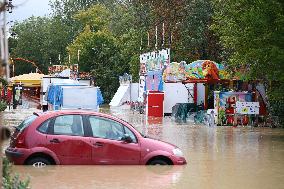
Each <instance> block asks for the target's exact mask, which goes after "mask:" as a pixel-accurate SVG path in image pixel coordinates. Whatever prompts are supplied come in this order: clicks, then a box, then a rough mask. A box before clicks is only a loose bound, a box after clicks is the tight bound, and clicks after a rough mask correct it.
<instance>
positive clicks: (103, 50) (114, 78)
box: [67, 4, 128, 102]
mask: <svg viewBox="0 0 284 189" xmlns="http://www.w3.org/2000/svg"><path fill="white" fill-rule="evenodd" d="M110 16H111V13H110V11H109V10H108V9H107V7H106V6H104V5H102V4H97V5H94V6H93V7H91V8H89V9H87V10H85V11H80V12H78V13H77V14H76V15H75V17H74V18H76V19H77V20H79V21H80V22H81V23H82V24H84V25H85V29H84V31H83V32H81V33H80V34H79V35H78V36H77V37H76V39H75V40H74V42H73V43H72V44H70V45H69V46H68V47H67V49H68V52H69V53H70V55H71V57H72V63H74V62H76V61H77V52H78V50H80V62H79V67H80V70H82V71H90V72H92V73H93V75H94V76H95V80H96V84H97V85H98V86H100V87H101V89H102V92H103V96H104V98H105V100H106V102H108V101H110V100H111V98H112V96H113V95H114V93H115V91H116V90H117V88H118V85H119V83H118V76H119V75H122V74H123V73H124V72H127V70H128V66H127V64H125V63H123V62H122V61H121V60H122V58H121V55H120V48H119V45H118V40H117V39H116V38H115V36H114V35H113V34H112V32H111V31H110V27H109V26H110V21H109V20H110Z"/></svg>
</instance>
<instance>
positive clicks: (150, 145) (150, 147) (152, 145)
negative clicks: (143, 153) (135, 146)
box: [141, 138, 177, 153]
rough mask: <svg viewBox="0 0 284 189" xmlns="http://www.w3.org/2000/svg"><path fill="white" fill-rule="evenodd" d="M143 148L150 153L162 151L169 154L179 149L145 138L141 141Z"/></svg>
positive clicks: (169, 144) (166, 143)
mask: <svg viewBox="0 0 284 189" xmlns="http://www.w3.org/2000/svg"><path fill="white" fill-rule="evenodd" d="M141 147H142V148H144V149H146V150H147V151H148V152H151V151H157V150H161V151H167V152H169V153H172V150H173V149H175V148H177V146H175V145H173V144H171V143H168V142H164V141H161V140H157V139H152V138H143V140H142V141H141Z"/></svg>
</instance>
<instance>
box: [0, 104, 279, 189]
mask: <svg viewBox="0 0 284 189" xmlns="http://www.w3.org/2000/svg"><path fill="white" fill-rule="evenodd" d="M33 111H35V109H29V110H22V111H19V110H17V111H13V112H11V111H6V112H4V113H2V114H1V115H0V120H1V121H2V124H3V122H4V120H5V124H6V125H8V126H14V125H17V124H18V123H19V122H20V121H21V120H22V119H24V117H26V116H27V115H30V114H31V113H32V112H33ZM102 111H103V112H108V113H111V114H113V115H115V116H118V117H120V118H122V119H125V120H126V121H128V122H130V123H132V124H133V125H134V126H135V127H136V128H137V129H138V130H139V131H141V132H142V133H144V134H146V135H147V136H149V137H152V138H156V139H161V140H163V141H166V142H170V143H173V144H175V145H177V146H179V147H180V148H181V149H182V150H183V152H184V154H185V157H186V159H187V161H188V164H187V165H186V166H169V167H159V166H157V167H146V166H52V167H48V168H44V169H36V168H32V167H26V166H14V171H15V172H18V173H20V175H21V177H22V178H27V177H28V178H30V182H31V184H30V185H31V188H40V189H44V188H48V189H50V188H59V189H67V188H68V189H69V188H74V189H75V188H76V189H79V188H84V189H89V188H114V189H116V188H118V189H133V188H138V189H140V188H141V189H142V188H153V189H154V188H155V189H156V188H160V189H164V188H177V189H188V188H218V189H220V188H221V189H223V188H224V189H225V188H226V189H227V188H249V189H254V188H261V189H264V188H267V189H268V188H273V189H278V188H279V189H280V188H284V129H271V128H251V127H238V128H233V127H214V128H208V127H206V126H203V125H194V124H193V123H192V122H188V123H186V124H177V123H175V122H174V121H173V120H172V119H171V118H169V117H166V118H164V119H149V120H146V119H145V118H144V116H143V115H140V114H138V113H133V112H131V111H129V110H127V109H124V110H121V109H114V110H109V109H103V110H102Z"/></svg>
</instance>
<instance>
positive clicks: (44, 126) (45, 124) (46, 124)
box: [37, 119, 50, 133]
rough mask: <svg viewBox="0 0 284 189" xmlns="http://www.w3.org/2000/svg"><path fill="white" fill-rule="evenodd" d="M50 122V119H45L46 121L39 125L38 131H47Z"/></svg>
mask: <svg viewBox="0 0 284 189" xmlns="http://www.w3.org/2000/svg"><path fill="white" fill-rule="evenodd" d="M49 123H50V119H49V120H47V121H45V122H44V123H42V124H41V125H40V126H39V127H38V129H37V130H38V131H39V132H41V133H47V129H48V125H49Z"/></svg>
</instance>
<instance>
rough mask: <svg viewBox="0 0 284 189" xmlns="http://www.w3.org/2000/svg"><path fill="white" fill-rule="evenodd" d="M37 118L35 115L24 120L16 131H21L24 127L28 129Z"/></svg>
mask: <svg viewBox="0 0 284 189" xmlns="http://www.w3.org/2000/svg"><path fill="white" fill-rule="evenodd" d="M36 118H37V116H36V115H32V116H29V117H28V118H26V119H25V120H24V121H23V122H22V123H21V124H20V125H19V126H17V127H16V129H17V130H19V131H22V130H24V129H25V128H26V127H28V126H29V125H30V124H31V123H32V122H33V121H34V120H35V119H36Z"/></svg>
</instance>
